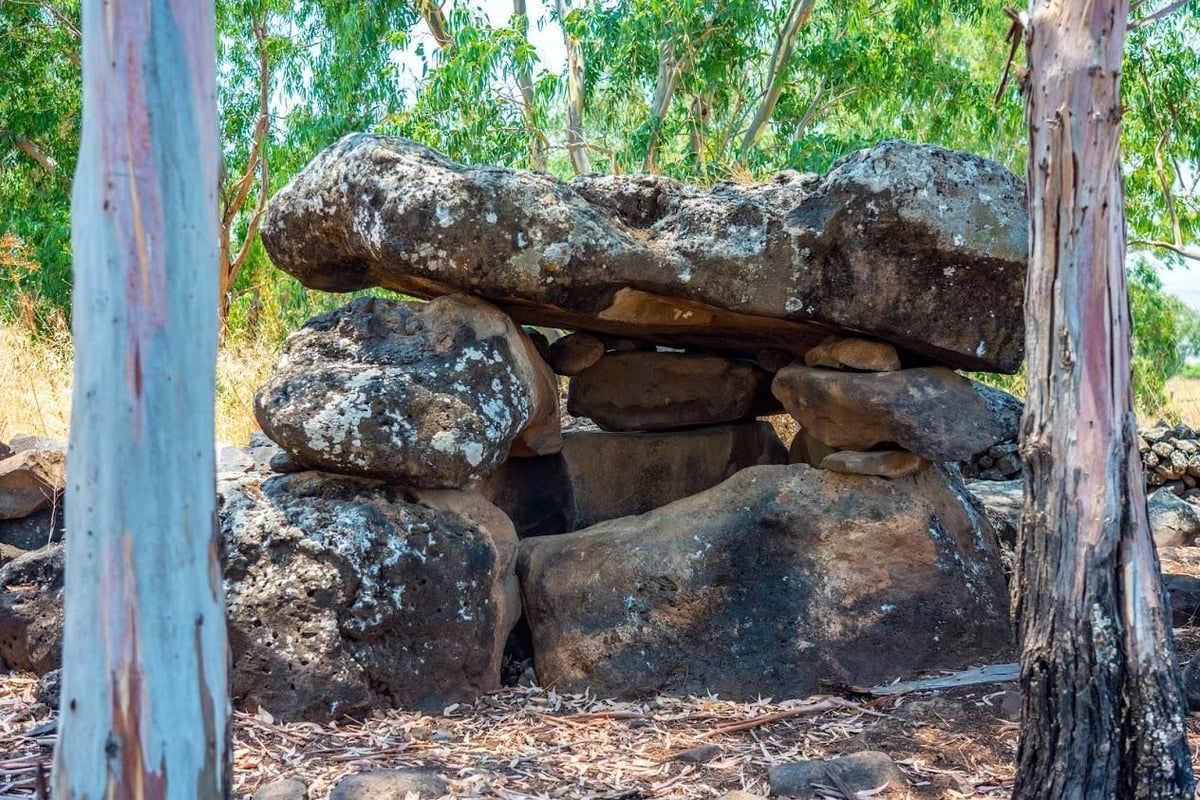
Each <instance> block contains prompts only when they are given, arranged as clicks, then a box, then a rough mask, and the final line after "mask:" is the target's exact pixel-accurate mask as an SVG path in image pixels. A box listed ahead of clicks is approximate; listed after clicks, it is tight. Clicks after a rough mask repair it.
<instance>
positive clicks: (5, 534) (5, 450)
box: [0, 434, 67, 565]
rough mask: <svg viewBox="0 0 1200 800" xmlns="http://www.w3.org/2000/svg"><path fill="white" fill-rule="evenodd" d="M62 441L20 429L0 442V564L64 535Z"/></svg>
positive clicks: (64, 481) (64, 455)
mask: <svg viewBox="0 0 1200 800" xmlns="http://www.w3.org/2000/svg"><path fill="white" fill-rule="evenodd" d="M66 464H67V457H66V446H65V445H64V444H63V443H62V442H59V441H56V440H53V439H47V438H44V437H38V436H28V435H22V434H18V435H17V436H14V437H13V439H12V441H11V442H9V443H8V444H4V443H3V442H0V565H3V564H5V563H6V562H8V561H11V560H12V559H14V558H16V557H17V556H19V555H21V554H22V553H25V552H28V551H30V550H36V549H38V548H39V547H45V546H46V545H48V544H50V543H51V542H55V541H58V540H59V539H61V538H62V530H63V526H62V519H63V500H64V495H63V491H64V488H65V485H66Z"/></svg>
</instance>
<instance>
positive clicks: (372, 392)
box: [254, 296, 561, 488]
mask: <svg viewBox="0 0 1200 800" xmlns="http://www.w3.org/2000/svg"><path fill="white" fill-rule="evenodd" d="M254 411H255V416H256V417H257V418H258V421H259V424H261V425H262V429H263V431H264V432H265V433H266V434H267V435H268V436H270V437H271V438H272V439H273V440H274V441H276V442H277V443H278V444H279V445H280V446H281V447H282V448H283V449H284V450H286V451H287V452H288V453H289V454H290V455H291V456H292V457H293V458H294V459H295V460H296V461H297V462H299V463H301V464H307V465H309V466H312V467H314V468H319V469H325V470H329V471H331V472H338V473H342V474H349V475H363V476H370V477H377V478H386V479H392V480H398V481H402V482H404V483H407V484H410V485H413V486H423V487H433V488H456V487H460V486H465V485H466V484H467V483H469V482H470V481H473V480H478V479H480V478H483V477H485V476H487V475H489V474H490V473H491V472H492V471H493V470H494V469H495V468H496V467H497V466H498V465H499V464H500V463H501V462H502V461H503V460H504V459H505V458H507V457H508V455H509V453H510V450H511V452H513V453H514V454H517V455H521V454H540V453H550V452H555V451H556V450H557V449H558V447H559V446H560V445H561V435H560V432H559V416H558V388H557V384H556V383H555V379H554V375H553V374H552V373H551V372H550V368H549V366H548V365H547V364H546V363H545V362H544V361H542V359H541V357H540V356H538V355H537V353H536V351H535V350H534V347H533V345H532V343H530V341H529V339H528V338H527V337H526V336H525V334H524V333H523V332H522V331H521V330H520V329H519V328H518V327H517V326H516V325H515V324H514V323H513V322H512V320H510V319H509V318H508V317H507V316H506V315H505V314H504V313H503V312H501V311H499V310H497V309H496V308H494V307H493V306H490V305H488V304H487V303H484V302H483V301H480V300H475V299H473V298H468V297H462V296H448V297H440V298H438V299H437V300H434V301H432V302H430V303H402V302H400V301H396V300H384V299H379V298H371V297H367V298H361V299H359V300H355V301H354V302H352V303H350V304H349V305H347V306H345V307H343V308H341V309H338V310H337V311H333V312H330V313H328V314H323V315H321V316H319V317H316V318H314V319H312V320H310V321H309V322H308V324H306V325H305V326H304V327H303V328H302V329H301V330H299V331H297V332H296V333H294V334H292V335H291V336H290V337H289V338H288V342H287V346H286V348H285V349H284V354H283V357H282V359H281V360H280V363H279V366H278V367H277V368H276V370H275V372H274V374H273V375H272V376H271V377H270V378H269V379H268V380H267V382H266V383H265V384H264V385H263V387H262V388H261V389H260V390H259V392H258V394H257V395H256V397H255V402H254Z"/></svg>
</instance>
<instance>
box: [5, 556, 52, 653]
mask: <svg viewBox="0 0 1200 800" xmlns="http://www.w3.org/2000/svg"><path fill="white" fill-rule="evenodd" d="M62 609H63V546H62V545H61V544H53V545H50V546H49V547H43V548H42V549H41V550H34V551H33V552H31V553H26V554H25V555H23V556H21V557H20V558H17V559H15V560H13V561H10V562H9V563H7V564H5V565H4V566H3V567H0V665H4V664H7V665H8V667H9V668H10V669H22V670H29V671H30V672H35V673H37V674H38V675H42V674H44V673H46V672H49V671H50V670H52V669H57V668H58V667H60V666H61V665H62V630H63V611H62Z"/></svg>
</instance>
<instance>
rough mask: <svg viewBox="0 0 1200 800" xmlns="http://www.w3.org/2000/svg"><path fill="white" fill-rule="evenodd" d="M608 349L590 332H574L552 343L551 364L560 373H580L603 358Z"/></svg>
mask: <svg viewBox="0 0 1200 800" xmlns="http://www.w3.org/2000/svg"><path fill="white" fill-rule="evenodd" d="M606 349H607V347H606V346H605V344H604V342H603V341H602V340H601V339H599V338H597V337H595V336H592V335H591V334H590V333H572V334H569V335H567V336H564V337H562V338H561V339H558V340H556V341H555V342H554V343H553V344H551V345H550V359H549V361H550V366H552V367H553V368H554V371H555V372H557V373H558V374H559V375H578V374H579V373H581V372H583V371H584V370H585V369H587V368H588V367H590V366H592V364H595V363H596V362H597V361H599V360H600V359H601V358H603V357H604V351H605V350H606Z"/></svg>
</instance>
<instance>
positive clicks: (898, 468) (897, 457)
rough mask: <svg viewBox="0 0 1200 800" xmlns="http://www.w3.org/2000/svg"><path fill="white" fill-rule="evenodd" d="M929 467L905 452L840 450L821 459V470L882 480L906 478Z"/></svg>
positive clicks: (916, 456)
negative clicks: (875, 476) (873, 476)
mask: <svg viewBox="0 0 1200 800" xmlns="http://www.w3.org/2000/svg"><path fill="white" fill-rule="evenodd" d="M928 466H929V462H928V461H926V460H925V459H923V458H921V457H920V456H918V455H914V454H913V453H908V452H905V451H903V450H880V451H874V452H870V453H862V452H859V451H857V450H840V451H838V452H836V453H830V454H829V455H827V456H825V457H824V458H822V459H821V469H828V470H833V471H834V472H845V473H848V474H850V475H878V476H879V477H881V478H906V477H908V476H909V475H915V474H916V473H918V472H920V471H921V470H923V469H926V468H927V467H928Z"/></svg>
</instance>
